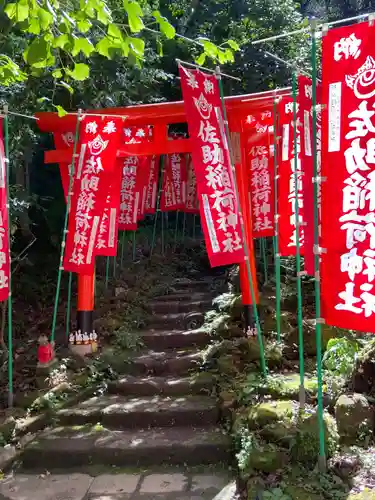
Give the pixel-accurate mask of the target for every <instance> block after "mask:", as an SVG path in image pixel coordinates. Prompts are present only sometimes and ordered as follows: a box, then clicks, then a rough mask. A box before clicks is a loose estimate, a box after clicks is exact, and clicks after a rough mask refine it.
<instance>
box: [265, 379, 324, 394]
mask: <svg viewBox="0 0 375 500" xmlns="http://www.w3.org/2000/svg"><path fill="white" fill-rule="evenodd" d="M300 383H301V382H300V376H299V374H298V373H288V374H277V375H274V376H271V377H268V378H267V381H266V384H267V392H268V393H269V394H270V395H271V396H272V397H274V398H278V399H296V400H297V399H298V396H299V391H300ZM304 386H305V391H306V392H308V393H310V394H316V393H317V390H318V381H317V379H316V378H315V377H314V378H313V377H312V378H309V377H308V376H306V377H305V382H304Z"/></svg>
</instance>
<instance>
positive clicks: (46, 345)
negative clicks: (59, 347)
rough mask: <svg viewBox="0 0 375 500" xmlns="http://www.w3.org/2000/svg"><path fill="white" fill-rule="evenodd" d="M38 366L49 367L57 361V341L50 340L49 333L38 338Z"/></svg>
mask: <svg viewBox="0 0 375 500" xmlns="http://www.w3.org/2000/svg"><path fill="white" fill-rule="evenodd" d="M38 343H39V347H38V368H48V367H49V366H51V365H52V364H53V363H54V361H55V350H54V347H55V343H54V342H49V340H48V337H47V335H44V334H43V335H41V336H40V337H39V338H38Z"/></svg>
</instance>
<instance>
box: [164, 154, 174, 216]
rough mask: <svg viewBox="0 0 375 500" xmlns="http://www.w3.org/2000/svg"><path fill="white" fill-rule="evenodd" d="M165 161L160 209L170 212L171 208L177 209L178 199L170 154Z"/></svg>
mask: <svg viewBox="0 0 375 500" xmlns="http://www.w3.org/2000/svg"><path fill="white" fill-rule="evenodd" d="M164 162H165V163H164V172H163V184H162V191H161V196H160V210H161V211H162V212H168V211H169V210H177V208H176V207H177V201H176V195H175V191H174V189H173V180H172V165H171V161H170V156H169V155H168V156H166V157H165V159H164Z"/></svg>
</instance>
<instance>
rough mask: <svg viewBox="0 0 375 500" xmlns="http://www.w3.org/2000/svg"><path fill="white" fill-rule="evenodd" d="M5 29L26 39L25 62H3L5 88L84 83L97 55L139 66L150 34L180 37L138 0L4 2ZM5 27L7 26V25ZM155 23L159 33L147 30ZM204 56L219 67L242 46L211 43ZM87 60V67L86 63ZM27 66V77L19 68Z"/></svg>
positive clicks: (13, 59) (205, 44) (1, 79)
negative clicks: (35, 80) (32, 81)
mask: <svg viewBox="0 0 375 500" xmlns="http://www.w3.org/2000/svg"><path fill="white" fill-rule="evenodd" d="M4 13H5V14H6V16H7V18H8V26H7V29H8V30H10V31H11V32H14V33H17V34H18V33H21V36H22V37H23V40H24V47H23V60H24V63H25V64H23V63H22V61H21V60H20V58H19V54H18V51H15V53H13V54H12V56H10V55H3V56H1V57H2V59H0V68H1V69H0V84H1V85H4V86H9V85H12V84H14V83H16V82H22V81H24V80H25V79H26V78H27V75H28V76H37V77H40V76H43V75H49V76H51V77H52V79H53V80H54V81H55V85H56V82H59V83H66V84H68V85H70V82H72V81H78V82H80V81H84V80H87V79H88V78H89V76H90V66H91V65H92V60H91V59H90V60H88V58H94V57H95V56H98V55H100V56H103V57H105V58H107V59H109V60H111V59H115V58H118V57H120V58H128V59H129V62H130V63H131V64H135V65H136V66H138V67H141V66H142V64H143V62H144V60H145V52H146V41H148V38H147V36H146V34H147V33H148V32H152V33H154V35H156V37H157V44H158V47H159V52H160V41H161V40H163V39H165V40H172V39H174V38H176V36H177V35H176V29H175V27H174V26H173V25H172V24H171V23H170V22H169V21H168V19H167V17H165V16H163V15H162V14H161V13H160V11H159V10H152V8H151V4H148V3H147V2H143V3H142V7H141V4H140V3H139V2H138V1H136V0H123V3H122V5H119V3H118V1H116V0H108V1H106V0H86V1H84V0H73V1H72V2H70V3H69V4H61V3H60V2H58V0H41V1H38V2H37V1H36V0H31V1H30V0H18V2H5V8H4ZM5 24H7V23H5ZM149 24H156V25H157V28H158V30H155V29H151V28H148V27H147V25H149ZM193 43H194V42H193ZM196 43H197V44H198V46H201V47H202V48H203V53H204V54H205V57H207V58H210V59H213V60H214V61H216V62H220V63H226V62H230V61H233V60H234V55H233V54H234V52H235V51H238V50H239V45H238V44H236V42H235V41H233V40H230V42H228V44H227V47H225V48H220V47H217V46H216V45H215V44H214V43H212V42H210V41H208V40H207V41H203V42H200V41H197V42H196ZM84 61H85V62H84ZM21 64H22V65H24V66H25V72H23V71H21V69H20V66H21Z"/></svg>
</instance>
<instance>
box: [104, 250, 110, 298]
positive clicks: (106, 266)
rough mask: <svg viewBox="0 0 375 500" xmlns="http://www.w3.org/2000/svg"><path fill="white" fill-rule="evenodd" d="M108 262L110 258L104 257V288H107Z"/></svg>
mask: <svg viewBox="0 0 375 500" xmlns="http://www.w3.org/2000/svg"><path fill="white" fill-rule="evenodd" d="M109 264H110V258H109V257H106V261H105V288H106V290H107V289H108V282H109Z"/></svg>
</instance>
